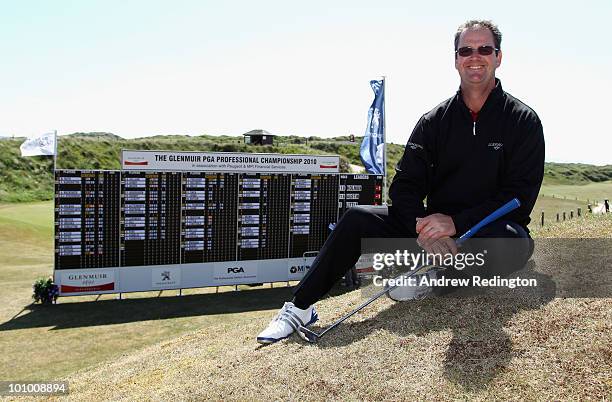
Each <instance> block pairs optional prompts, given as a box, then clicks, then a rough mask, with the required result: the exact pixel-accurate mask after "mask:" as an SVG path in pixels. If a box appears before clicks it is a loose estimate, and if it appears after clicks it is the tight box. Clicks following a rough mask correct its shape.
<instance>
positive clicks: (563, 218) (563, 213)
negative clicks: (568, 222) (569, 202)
mask: <svg viewBox="0 0 612 402" xmlns="http://www.w3.org/2000/svg"><path fill="white" fill-rule="evenodd" d="M563 220H564V221H565V211H563Z"/></svg>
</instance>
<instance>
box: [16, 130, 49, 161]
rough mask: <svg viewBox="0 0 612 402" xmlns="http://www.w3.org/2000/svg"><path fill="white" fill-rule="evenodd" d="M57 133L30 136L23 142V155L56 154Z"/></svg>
mask: <svg viewBox="0 0 612 402" xmlns="http://www.w3.org/2000/svg"><path fill="white" fill-rule="evenodd" d="M55 141H56V138H55V133H45V134H41V135H37V136H34V137H29V138H28V139H27V140H25V141H24V142H23V144H21V146H20V147H19V149H21V156H35V155H55Z"/></svg>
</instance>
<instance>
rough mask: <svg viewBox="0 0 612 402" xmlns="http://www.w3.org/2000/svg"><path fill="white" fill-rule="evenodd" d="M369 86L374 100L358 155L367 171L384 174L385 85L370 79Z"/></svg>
mask: <svg viewBox="0 0 612 402" xmlns="http://www.w3.org/2000/svg"><path fill="white" fill-rule="evenodd" d="M370 86H372V90H373V91H374V102H372V106H370V110H368V127H367V128H366V132H365V135H364V137H363V141H362V142H361V149H360V151H359V154H360V155H359V156H360V157H361V162H362V163H363V166H365V168H366V170H367V171H368V173H372V174H385V166H384V152H385V124H384V119H385V116H384V105H385V94H384V92H385V86H384V82H383V80H372V81H370Z"/></svg>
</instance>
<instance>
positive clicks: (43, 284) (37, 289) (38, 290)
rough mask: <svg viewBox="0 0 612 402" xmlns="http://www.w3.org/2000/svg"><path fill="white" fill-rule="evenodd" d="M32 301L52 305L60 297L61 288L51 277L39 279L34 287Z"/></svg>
mask: <svg viewBox="0 0 612 402" xmlns="http://www.w3.org/2000/svg"><path fill="white" fill-rule="evenodd" d="M32 290H33V292H34V293H33V294H32V299H34V302H35V303H36V302H41V303H42V304H51V303H53V302H54V301H56V300H57V296H58V295H59V287H58V286H57V285H56V284H55V283H53V278H51V277H49V278H47V279H45V278H39V279H37V280H36V282H34V284H33V285H32Z"/></svg>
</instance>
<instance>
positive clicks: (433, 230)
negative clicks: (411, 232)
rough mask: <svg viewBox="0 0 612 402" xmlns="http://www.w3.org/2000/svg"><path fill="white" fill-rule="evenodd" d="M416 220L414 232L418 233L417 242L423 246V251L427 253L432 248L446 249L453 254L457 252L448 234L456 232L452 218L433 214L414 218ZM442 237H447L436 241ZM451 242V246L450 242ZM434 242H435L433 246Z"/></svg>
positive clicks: (452, 234) (451, 234) (431, 250)
mask: <svg viewBox="0 0 612 402" xmlns="http://www.w3.org/2000/svg"><path fill="white" fill-rule="evenodd" d="M416 220H417V224H416V232H417V233H418V234H419V237H418V238H417V243H418V244H419V245H420V246H421V247H423V248H424V249H425V251H427V252H428V253H429V252H433V250H434V249H437V250H440V249H444V250H447V251H446V252H453V254H455V253H457V246H456V244H455V241H454V240H453V239H450V236H454V235H455V234H456V233H457V230H456V229H455V223H454V222H453V218H451V217H450V216H448V215H444V214H433V215H429V216H426V217H425V218H416ZM442 238H448V239H445V240H444V241H443V242H440V243H439V242H438V241H439V240H440V239H442ZM449 240H450V242H449ZM451 242H452V246H451V244H450V243H451ZM436 243H439V244H436ZM434 244H436V246H435V247H434Z"/></svg>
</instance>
